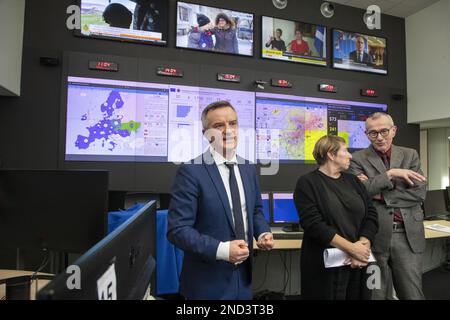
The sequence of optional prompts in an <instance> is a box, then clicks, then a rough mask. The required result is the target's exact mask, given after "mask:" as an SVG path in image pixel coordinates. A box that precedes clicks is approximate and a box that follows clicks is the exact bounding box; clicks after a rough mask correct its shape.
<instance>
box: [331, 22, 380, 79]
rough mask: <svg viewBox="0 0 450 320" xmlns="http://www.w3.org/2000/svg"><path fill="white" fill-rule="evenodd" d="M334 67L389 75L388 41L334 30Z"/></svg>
mask: <svg viewBox="0 0 450 320" xmlns="http://www.w3.org/2000/svg"><path fill="white" fill-rule="evenodd" d="M333 67H334V68H338V69H347V70H356V71H366V72H373V73H380V74H387V46H386V39H384V38H380V37H374V36H368V35H364V34H359V33H356V32H347V31H342V30H337V29H334V30H333Z"/></svg>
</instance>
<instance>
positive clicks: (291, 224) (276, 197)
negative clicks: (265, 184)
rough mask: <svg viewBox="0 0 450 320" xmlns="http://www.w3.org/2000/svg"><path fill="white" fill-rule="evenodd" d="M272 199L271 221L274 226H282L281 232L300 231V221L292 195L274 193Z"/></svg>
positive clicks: (289, 193) (288, 193)
mask: <svg viewBox="0 0 450 320" xmlns="http://www.w3.org/2000/svg"><path fill="white" fill-rule="evenodd" d="M272 198H273V201H272V203H273V221H272V223H273V224H274V225H280V226H281V225H282V226H283V231H286V232H298V231H300V225H299V222H300V219H299V217H298V214H297V209H296V208H295V204H294V197H293V193H291V192H274V193H273V195H272Z"/></svg>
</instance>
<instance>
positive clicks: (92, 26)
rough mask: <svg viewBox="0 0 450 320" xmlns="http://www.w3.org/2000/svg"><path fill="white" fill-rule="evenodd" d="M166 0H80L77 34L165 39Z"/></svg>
mask: <svg viewBox="0 0 450 320" xmlns="http://www.w3.org/2000/svg"><path fill="white" fill-rule="evenodd" d="M168 5H169V3H168V1H166V0H81V35H83V36H87V37H97V38H108V39H115V40H122V41H138V42H146V43H154V44H161V45H165V44H166V43H167V26H168V24H167V21H168Z"/></svg>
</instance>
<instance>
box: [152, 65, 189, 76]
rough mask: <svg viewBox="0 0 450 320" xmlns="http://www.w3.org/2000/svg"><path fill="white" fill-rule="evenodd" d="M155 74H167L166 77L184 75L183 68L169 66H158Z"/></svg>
mask: <svg viewBox="0 0 450 320" xmlns="http://www.w3.org/2000/svg"><path fill="white" fill-rule="evenodd" d="M156 74H157V75H159V76H168V77H182V76H183V75H184V74H183V70H180V69H178V68H171V67H158V68H157V69H156Z"/></svg>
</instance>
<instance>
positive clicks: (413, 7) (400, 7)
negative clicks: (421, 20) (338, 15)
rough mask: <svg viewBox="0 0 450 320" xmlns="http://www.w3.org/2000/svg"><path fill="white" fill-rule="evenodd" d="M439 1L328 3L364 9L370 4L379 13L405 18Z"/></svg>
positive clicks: (351, 0)
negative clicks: (374, 5) (376, 7)
mask: <svg viewBox="0 0 450 320" xmlns="http://www.w3.org/2000/svg"><path fill="white" fill-rule="evenodd" d="M438 1H439V0H331V1H330V2H334V3H340V4H344V5H346V6H351V7H356V8H361V9H366V8H367V7H368V6H370V5H372V4H376V5H378V6H379V7H380V8H381V13H383V14H388V15H391V16H397V17H402V18H406V17H408V16H410V15H412V14H414V13H416V12H419V11H420V10H422V9H424V8H426V7H428V6H430V5H432V4H433V3H435V2H438Z"/></svg>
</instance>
